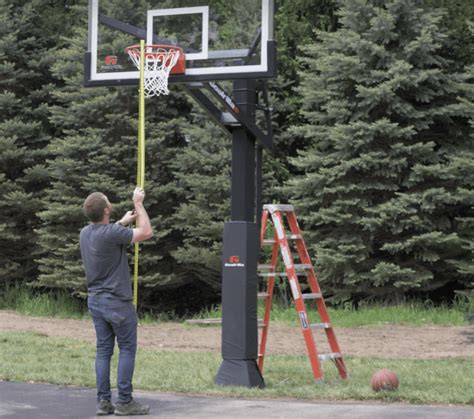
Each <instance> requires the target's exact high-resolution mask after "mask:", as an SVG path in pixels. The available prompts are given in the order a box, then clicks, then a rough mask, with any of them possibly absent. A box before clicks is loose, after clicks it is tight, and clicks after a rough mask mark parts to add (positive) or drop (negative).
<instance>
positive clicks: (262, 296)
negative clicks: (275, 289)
mask: <svg viewBox="0 0 474 419" xmlns="http://www.w3.org/2000/svg"><path fill="white" fill-rule="evenodd" d="M269 295H270V294H269V293H268V292H259V293H257V298H267V297H268V296H269Z"/></svg>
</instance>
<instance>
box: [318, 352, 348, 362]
mask: <svg viewBox="0 0 474 419" xmlns="http://www.w3.org/2000/svg"><path fill="white" fill-rule="evenodd" d="M318 358H319V360H320V361H329V360H332V359H337V358H342V355H341V354H340V353H339V352H330V353H327V354H321V355H318Z"/></svg>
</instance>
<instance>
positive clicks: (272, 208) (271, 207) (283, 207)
mask: <svg viewBox="0 0 474 419" xmlns="http://www.w3.org/2000/svg"><path fill="white" fill-rule="evenodd" d="M263 209H264V210H267V211H269V212H270V213H274V212H275V211H281V212H293V211H294V208H293V205H277V204H269V205H264V206H263Z"/></svg>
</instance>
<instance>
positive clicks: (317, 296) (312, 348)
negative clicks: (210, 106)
mask: <svg viewBox="0 0 474 419" xmlns="http://www.w3.org/2000/svg"><path fill="white" fill-rule="evenodd" d="M285 217H286V220H287V223H288V226H289V228H290V234H287V231H286V227H285V223H284V218H285ZM269 220H271V221H272V223H273V226H274V237H273V238H270V239H266V238H265V230H266V227H267V223H268V221H269ZM289 241H294V242H295V246H296V250H297V253H298V256H299V260H300V263H299V264H295V263H294V260H293V257H292V254H291V252H292V251H291V248H290V245H289ZM260 243H261V246H264V245H272V246H273V247H272V255H271V261H270V264H267V265H265V264H259V265H258V270H259V276H262V277H266V278H268V282H267V291H266V292H263V293H259V298H263V299H265V311H264V316H263V322H262V331H261V336H260V347H259V354H258V367H259V368H260V371H261V372H263V361H264V358H265V349H266V344H267V336H268V329H269V326H270V312H271V306H272V299H273V288H274V285H275V277H276V276H284V277H287V278H288V282H289V285H290V289H291V294H292V296H293V300H294V303H295V308H296V311H297V313H298V317H299V320H300V325H301V330H302V332H303V337H304V340H305V343H306V348H307V350H308V356H309V360H310V362H311V368H312V370H313V376H314V379H315V381H322V380H323V379H324V375H323V371H322V368H321V362H322V361H326V360H332V361H333V362H334V363H335V364H336V367H337V369H338V371H339V376H340V377H341V378H343V379H345V378H347V369H346V365H345V363H344V359H343V356H342V352H341V350H340V348H339V344H338V343H337V339H336V334H335V332H334V328H333V327H332V324H331V320H330V318H329V313H328V311H327V308H326V304H325V302H324V298H323V295H322V293H321V289H320V287H319V284H318V280H317V279H316V275H315V273H314V268H313V265H312V263H311V259H310V257H309V254H308V251H307V249H306V245H305V242H304V240H303V236H302V234H301V230H300V227H299V225H298V221H297V220H296V215H295V211H294V209H293V206H292V205H264V207H263V213H262V223H261V229H260ZM279 254H281V255H282V259H283V264H284V265H285V272H276V266H277V261H278V255H279ZM298 276H305V277H306V279H307V283H308V285H309V289H310V292H307V293H302V292H301V286H300V281H299V279H298ZM306 300H313V301H314V302H315V303H316V308H317V311H318V314H319V318H320V320H321V322H320V323H316V324H311V323H310V322H309V319H308V314H307V311H306V305H305V301H306ZM315 329H323V330H324V331H325V332H326V337H327V339H328V343H329V347H330V348H331V352H330V353H327V354H318V351H317V348H316V343H315V340H314V336H313V330H315Z"/></svg>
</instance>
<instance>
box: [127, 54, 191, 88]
mask: <svg viewBox="0 0 474 419" xmlns="http://www.w3.org/2000/svg"><path fill="white" fill-rule="evenodd" d="M125 52H126V53H127V54H128V55H129V57H130V59H131V60H132V61H133V63H134V64H135V65H136V67H137V68H138V70H140V61H141V60H140V57H141V54H140V45H132V46H130V47H127V48H125ZM183 56H184V55H183V50H182V49H181V48H179V47H175V46H172V45H145V65H144V72H145V80H144V91H145V96H146V97H152V96H160V95H167V94H169V90H168V77H169V75H170V72H171V70H172V68H173V67H174V66H175V65H176V64H177V63H178V59H179V58H180V57H183Z"/></svg>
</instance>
